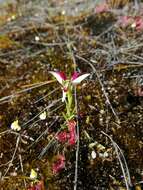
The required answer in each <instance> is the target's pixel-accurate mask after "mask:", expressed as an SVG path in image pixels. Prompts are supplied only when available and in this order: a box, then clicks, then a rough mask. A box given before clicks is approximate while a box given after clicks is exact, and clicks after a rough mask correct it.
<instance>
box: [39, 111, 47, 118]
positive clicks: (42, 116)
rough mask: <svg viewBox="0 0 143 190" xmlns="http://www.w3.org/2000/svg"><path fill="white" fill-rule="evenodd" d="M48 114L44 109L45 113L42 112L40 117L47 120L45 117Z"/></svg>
mask: <svg viewBox="0 0 143 190" xmlns="http://www.w3.org/2000/svg"><path fill="white" fill-rule="evenodd" d="M46 116H47V114H46V111H44V112H43V113H41V114H40V115H39V118H40V119H41V120H45V119H46Z"/></svg>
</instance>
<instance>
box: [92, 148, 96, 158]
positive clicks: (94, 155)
mask: <svg viewBox="0 0 143 190" xmlns="http://www.w3.org/2000/svg"><path fill="white" fill-rule="evenodd" d="M96 156H97V154H96V152H95V151H94V150H93V151H92V152H91V158H92V159H95V158H96Z"/></svg>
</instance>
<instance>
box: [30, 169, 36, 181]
mask: <svg viewBox="0 0 143 190" xmlns="http://www.w3.org/2000/svg"><path fill="white" fill-rule="evenodd" d="M30 178H31V179H37V172H36V171H35V170H33V169H31V172H30Z"/></svg>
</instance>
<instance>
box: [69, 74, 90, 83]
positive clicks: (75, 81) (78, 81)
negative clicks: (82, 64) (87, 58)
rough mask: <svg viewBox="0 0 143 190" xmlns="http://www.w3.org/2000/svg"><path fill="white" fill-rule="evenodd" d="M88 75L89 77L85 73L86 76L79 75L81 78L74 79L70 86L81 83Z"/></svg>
mask: <svg viewBox="0 0 143 190" xmlns="http://www.w3.org/2000/svg"><path fill="white" fill-rule="evenodd" d="M89 75H90V74H89V73H87V74H83V75H81V76H79V77H77V78H75V79H74V80H72V84H73V85H77V84H79V83H80V82H81V81H83V80H84V79H85V78H87V77H88V76H89Z"/></svg>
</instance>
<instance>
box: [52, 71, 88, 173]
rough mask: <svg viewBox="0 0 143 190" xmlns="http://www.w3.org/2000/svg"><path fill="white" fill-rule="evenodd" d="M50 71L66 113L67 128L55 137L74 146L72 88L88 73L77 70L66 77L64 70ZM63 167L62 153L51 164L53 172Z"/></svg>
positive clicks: (74, 128) (74, 123) (74, 124)
mask: <svg viewBox="0 0 143 190" xmlns="http://www.w3.org/2000/svg"><path fill="white" fill-rule="evenodd" d="M50 73H51V74H52V75H53V76H54V77H55V78H56V79H57V81H58V82H59V83H60V85H61V89H62V102H64V103H65V104H66V113H63V116H64V118H65V120H66V127H67V128H66V130H63V131H61V132H59V133H58V134H57V135H56V137H55V138H56V140H58V141H59V142H60V143H66V142H67V143H68V145H69V146H74V145H75V144H76V140H77V134H76V126H77V123H76V121H75V120H74V117H75V106H74V102H73V89H74V86H76V85H78V84H79V83H80V82H81V81H83V80H84V79H86V78H87V77H88V76H89V75H90V74H89V73H86V74H82V75H80V74H79V73H78V72H74V73H73V74H72V75H71V77H70V78H67V77H66V75H65V73H64V72H55V71H50ZM64 129H65V126H64ZM61 158H62V159H61ZM63 158H64V159H63ZM64 167H65V157H64V155H60V158H59V159H58V160H57V162H56V163H54V164H53V167H52V170H53V174H56V173H58V172H60V170H61V169H63V168H64Z"/></svg>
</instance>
